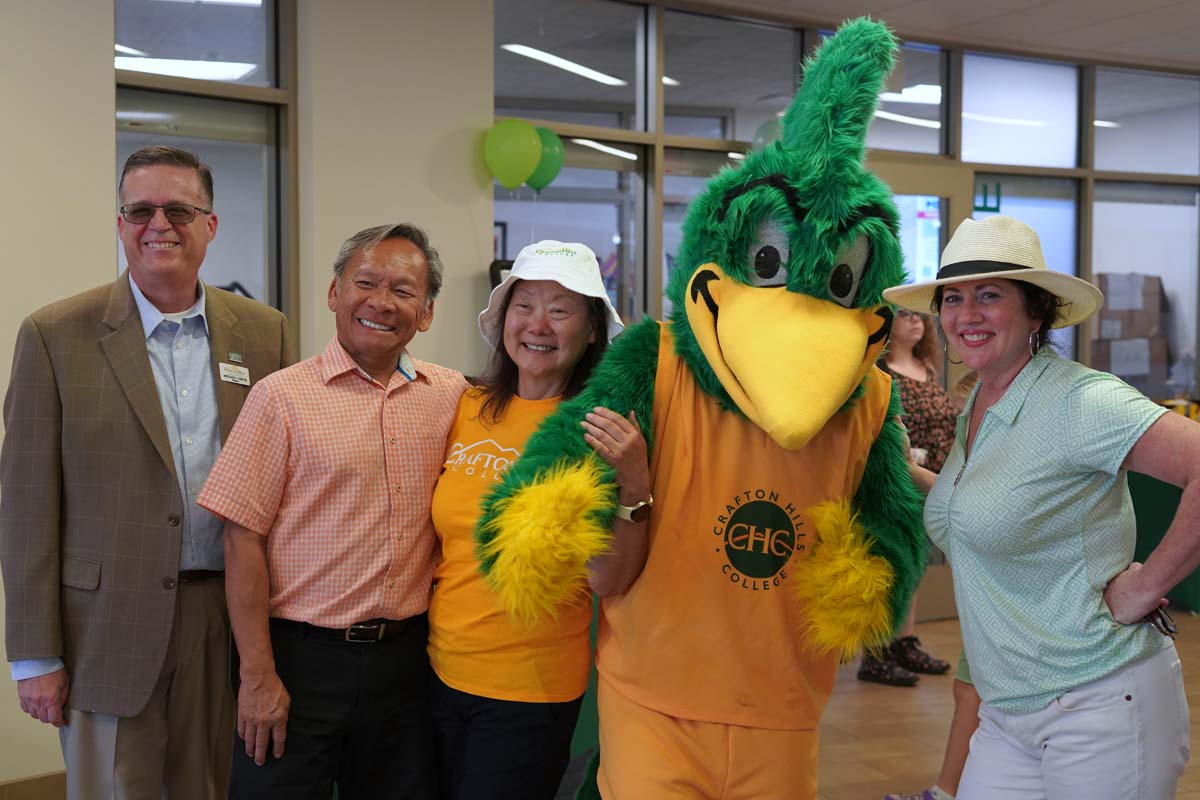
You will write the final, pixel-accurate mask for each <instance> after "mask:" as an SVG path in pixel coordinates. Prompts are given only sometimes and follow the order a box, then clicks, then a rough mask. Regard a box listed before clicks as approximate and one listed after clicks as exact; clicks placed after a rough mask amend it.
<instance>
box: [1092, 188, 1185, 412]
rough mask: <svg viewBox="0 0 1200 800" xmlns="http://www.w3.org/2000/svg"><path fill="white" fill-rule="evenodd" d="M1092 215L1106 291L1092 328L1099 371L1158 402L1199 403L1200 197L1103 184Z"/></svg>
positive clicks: (1095, 259) (1097, 269)
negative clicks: (1184, 397)
mask: <svg viewBox="0 0 1200 800" xmlns="http://www.w3.org/2000/svg"><path fill="white" fill-rule="evenodd" d="M1092 214H1093V224H1092V273H1093V275H1094V276H1095V278H1096V280H1097V282H1098V283H1100V284H1101V286H1102V288H1103V289H1104V290H1105V304H1104V306H1105V307H1104V310H1103V311H1101V313H1100V315H1099V318H1098V320H1096V321H1095V322H1093V323H1092V324H1090V325H1089V326H1088V327H1089V329H1090V331H1091V333H1090V335H1091V336H1093V337H1094V339H1098V340H1100V341H1101V342H1103V343H1098V342H1096V341H1093V354H1094V355H1098V356H1101V357H1102V358H1096V359H1095V363H1094V366H1096V367H1097V368H1098V369H1104V370H1107V371H1109V372H1113V373H1116V374H1117V375H1120V376H1121V377H1122V378H1124V379H1125V380H1126V381H1128V382H1129V383H1130V384H1132V385H1134V386H1136V387H1137V388H1139V389H1141V390H1142V391H1143V392H1145V393H1146V394H1147V395H1148V396H1149V397H1151V398H1154V399H1156V400H1161V399H1166V398H1170V397H1173V396H1175V395H1176V394H1180V393H1186V394H1189V395H1190V396H1193V397H1195V396H1196V390H1197V386H1196V313H1197V280H1198V278H1197V275H1198V274H1200V270H1198V269H1197V266H1198V265H1200V252H1198V243H1200V190H1197V189H1196V187H1193V186H1152V185H1148V184H1130V183H1097V184H1096V191H1095V202H1094V204H1093V206H1092ZM1156 278H1157V280H1158V283H1159V284H1161V287H1162V295H1163V299H1165V303H1166V305H1165V308H1164V307H1163V305H1162V303H1161V301H1160V300H1159V299H1157V297H1156V294H1157V286H1156V284H1155V279H1156Z"/></svg>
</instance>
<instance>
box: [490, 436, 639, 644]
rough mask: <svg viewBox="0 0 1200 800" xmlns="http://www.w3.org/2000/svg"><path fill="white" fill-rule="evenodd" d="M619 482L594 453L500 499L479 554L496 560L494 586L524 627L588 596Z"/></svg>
mask: <svg viewBox="0 0 1200 800" xmlns="http://www.w3.org/2000/svg"><path fill="white" fill-rule="evenodd" d="M614 490H615V487H614V486H613V484H611V483H609V482H607V481H606V480H605V477H604V472H603V469H602V467H601V464H600V462H599V461H598V460H597V459H596V457H595V456H590V455H589V456H588V457H587V458H585V459H584V460H582V461H579V462H576V463H567V462H560V463H559V464H557V465H555V466H554V467H552V468H550V469H548V470H546V471H545V472H543V473H542V474H541V475H539V476H538V479H537V480H536V481H534V482H533V483H531V484H529V485H527V486H524V487H522V488H520V489H518V490H517V491H516V492H514V493H513V494H512V495H511V496H509V497H506V498H504V499H503V500H501V501H499V502H498V503H497V504H496V507H495V513H494V515H493V516H492V517H491V519H490V521H489V523H488V528H489V532H494V534H495V536H494V538H492V539H491V540H490V541H489V542H488V543H487V544H486V545H483V546H482V552H481V555H483V556H485V557H493V556H494V557H495V561H494V562H493V564H492V567H491V569H490V570H489V571H488V573H487V580H488V583H489V584H491V586H492V588H493V590H495V592H496V594H497V595H498V597H499V599H500V603H501V605H502V606H503V607H504V609H505V610H506V611H507V612H508V613H509V614H510V615H512V616H513V617H514V618H515V619H517V620H519V621H521V622H524V623H526V624H532V623H534V622H537V621H539V620H545V619H552V618H554V617H556V616H557V614H558V613H559V612H560V611H561V610H562V609H563V608H564V607H565V606H566V605H568V604H570V603H571V602H573V601H575V600H578V599H579V598H580V597H581V596H583V595H585V594H587V592H588V586H587V579H588V570H587V562H588V561H589V560H590V559H591V558H593V557H595V556H597V555H601V554H602V553H606V552H608V549H609V542H610V540H611V538H612V534H611V532H610V527H609V526H610V522H611V517H612V510H613V508H614V505H613V503H614V500H613V498H614V496H615V495H614Z"/></svg>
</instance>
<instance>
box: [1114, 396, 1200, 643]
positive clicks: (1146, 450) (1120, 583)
mask: <svg viewBox="0 0 1200 800" xmlns="http://www.w3.org/2000/svg"><path fill="white" fill-rule="evenodd" d="M1122 466H1123V467H1124V468H1125V469H1129V470H1132V471H1134V472H1141V473H1144V474H1146V475H1149V476H1151V477H1152V478H1157V479H1158V480H1160V481H1163V482H1165V483H1170V484H1173V485H1175V486H1178V487H1180V488H1181V489H1183V496H1182V497H1181V498H1180V501H1179V508H1178V509H1177V510H1176V511H1175V518H1174V519H1173V520H1172V521H1171V526H1170V527H1169V528H1167V533H1166V535H1165V536H1164V537H1163V539H1162V541H1161V542H1159V544H1158V547H1156V548H1154V552H1153V553H1151V554H1150V557H1149V558H1147V559H1146V563H1145V564H1144V565H1143V564H1138V563H1136V562H1135V563H1133V564H1131V565H1130V566H1129V568H1128V569H1126V570H1125V571H1123V572H1121V573H1119V574H1118V575H1117V576H1116V577H1114V578H1113V579H1112V580H1111V581H1110V582H1109V584H1108V587H1107V588H1106V589H1105V590H1104V599H1105V601H1106V602H1107V603H1108V607H1109V610H1110V611H1111V612H1112V615H1113V618H1114V619H1116V620H1117V622H1121V623H1124V624H1127V625H1128V624H1130V623H1134V622H1137V621H1138V620H1140V619H1141V618H1142V617H1144V616H1145V615H1146V614H1148V613H1150V612H1151V611H1153V610H1154V609H1155V608H1157V607H1158V606H1159V604H1160V603H1161V602H1162V598H1163V596H1164V595H1165V594H1166V593H1167V592H1169V591H1170V590H1171V589H1172V588H1174V587H1175V585H1176V584H1177V583H1179V582H1180V581H1181V580H1183V579H1184V578H1185V577H1187V575H1188V574H1189V573H1191V572H1192V570H1194V569H1195V568H1196V567H1197V566H1198V565H1200V424H1197V423H1195V422H1193V421H1191V420H1189V419H1187V418H1186V417H1184V416H1182V415H1180V414H1170V413H1168V414H1163V415H1162V416H1160V417H1159V418H1158V419H1157V420H1155V422H1154V423H1153V424H1152V425H1151V426H1150V427H1149V428H1147V429H1146V432H1145V433H1143V434H1142V436H1141V438H1139V439H1138V441H1137V442H1136V443H1135V444H1134V445H1133V448H1132V449H1131V450H1130V451H1129V454H1128V455H1127V456H1126V457H1125V462H1124V464H1123V465H1122Z"/></svg>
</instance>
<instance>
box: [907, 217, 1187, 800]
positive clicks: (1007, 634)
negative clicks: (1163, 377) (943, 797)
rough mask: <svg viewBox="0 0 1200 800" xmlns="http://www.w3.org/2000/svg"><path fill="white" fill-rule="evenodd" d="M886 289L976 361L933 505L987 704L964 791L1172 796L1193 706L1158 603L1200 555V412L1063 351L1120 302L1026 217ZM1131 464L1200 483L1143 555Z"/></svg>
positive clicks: (957, 243)
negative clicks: (1052, 335) (1190, 416)
mask: <svg viewBox="0 0 1200 800" xmlns="http://www.w3.org/2000/svg"><path fill="white" fill-rule="evenodd" d="M884 297H885V298H886V299H887V300H889V301H891V302H892V303H895V304H896V305H897V306H900V307H902V308H908V309H912V310H914V311H922V312H925V311H929V310H933V311H934V312H935V313H937V314H938V316H939V324H940V326H941V330H942V332H943V334H944V335H945V338H946V341H947V342H948V343H949V344H950V345H951V346H952V347H953V349H954V350H955V351H956V352H957V353H959V354H960V355H961V357H962V360H963V362H964V363H965V364H966V365H967V366H968V367H970V368H971V369H974V370H976V371H977V372H978V373H979V384H978V385H977V387H976V388H975V390H974V391H973V392H972V394H971V396H970V397H969V398H968V399H967V403H966V407H965V409H964V411H963V414H962V416H961V417H959V420H958V431H957V436H956V440H955V444H954V446H953V448H952V449H951V452H950V455H949V456H948V457H947V459H946V462H945V465H944V466H943V468H942V471H941V473H940V475H939V476H938V478H937V481H936V483H935V484H934V486H933V489H932V490H931V491H930V493H929V497H928V499H927V501H926V504H925V525H926V529H927V530H928V532H929V535H930V538H931V539H933V541H934V543H936V544H937V545H938V546H939V547H940V548H941V549H942V550H943V551H944V552H945V553H946V554H947V557H948V558H949V560H950V564H951V567H952V570H953V575H954V589H955V599H956V600H957V604H958V610H959V615H960V620H961V624H962V631H963V642H964V646H965V648H966V654H967V658H968V659H969V662H970V670H971V678H972V679H973V681H974V683H975V687H976V689H977V690H978V692H979V695H980V697H981V698H982V700H983V705H982V706H981V708H980V713H979V720H980V723H979V729H978V730H977V731H976V732H975V735H974V737H973V738H972V739H971V751H970V755H969V757H968V759H967V765H966V769H965V771H964V773H963V777H962V781H961V783H960V784H959V787H958V794H957V797H958V798H959V800H980V799H981V798H988V800H994V799H996V798H1031V797H1043V798H1051V799H1055V800H1057V799H1058V798H1088V800H1098V799H1107V798H1111V799H1112V800H1117V799H1118V798H1121V799H1122V800H1124V799H1125V798H1130V797H1139V798H1147V800H1167V798H1172V797H1174V796H1175V787H1176V784H1177V782H1178V779H1179V776H1180V774H1181V773H1182V771H1183V768H1184V765H1185V764H1186V762H1187V758H1188V752H1189V739H1188V715H1187V701H1186V699H1185V697H1184V694H1183V684H1182V680H1181V677H1180V672H1179V669H1180V666H1179V657H1178V654H1177V653H1176V651H1175V646H1174V643H1173V642H1172V641H1171V639H1170V638H1169V637H1168V636H1164V635H1163V634H1164V632H1169V628H1170V627H1171V626H1170V620H1169V617H1166V616H1165V612H1160V611H1159V608H1160V603H1161V602H1162V601H1161V598H1162V597H1163V595H1165V594H1166V593H1167V592H1168V591H1169V590H1170V589H1171V588H1172V587H1173V586H1174V585H1175V584H1176V583H1178V582H1179V580H1180V579H1182V578H1183V577H1184V576H1186V575H1187V574H1188V573H1189V572H1190V571H1191V570H1192V569H1193V568H1194V567H1196V565H1197V564H1198V563H1200V425H1197V424H1196V423H1194V422H1190V421H1189V420H1187V419H1185V418H1184V417H1182V416H1180V415H1178V414H1169V413H1165V412H1166V409H1164V408H1162V407H1161V406H1158V405H1156V404H1155V403H1152V402H1151V401H1149V400H1147V399H1146V398H1145V397H1144V396H1142V395H1141V394H1140V393H1138V392H1137V391H1136V390H1134V389H1133V388H1131V387H1130V386H1128V385H1127V384H1125V383H1123V382H1122V381H1121V380H1119V379H1118V378H1115V377H1113V376H1112V375H1108V374H1106V373H1102V372H1097V371H1095V370H1091V369H1088V368H1086V367H1083V366H1081V365H1079V364H1077V363H1075V362H1073V361H1068V360H1066V359H1063V358H1059V357H1058V356H1057V355H1056V354H1055V353H1053V352H1052V350H1051V348H1049V347H1047V346H1046V337H1047V336H1048V333H1049V331H1050V329H1051V328H1059V327H1065V326H1068V325H1074V324H1077V323H1079V322H1082V321H1083V320H1085V319H1087V318H1088V317H1089V316H1091V315H1092V314H1094V313H1095V312H1096V311H1097V310H1099V308H1100V306H1101V304H1102V303H1103V296H1102V295H1101V294H1100V292H1099V290H1097V289H1096V288H1095V287H1094V286H1092V285H1091V284H1089V283H1087V282H1086V281H1082V280H1080V279H1078V278H1074V277H1071V276H1069V275H1063V274H1060V273H1056V272H1051V271H1050V270H1048V269H1047V268H1046V263H1045V259H1044V258H1043V256H1042V249H1041V244H1040V242H1039V240H1038V236H1037V234H1036V233H1035V232H1034V231H1033V230H1032V229H1031V228H1030V227H1029V226H1027V225H1025V224H1024V223H1022V222H1020V221H1018V220H1015V219H1013V218H1011V217H1004V216H997V217H991V218H988V219H984V220H980V221H975V220H966V221H965V222H963V223H962V225H961V226H959V228H958V230H957V231H956V232H955V234H954V237H953V238H952V239H951V240H950V243H949V245H947V247H946V250H945V252H944V253H943V255H942V262H941V269H940V270H939V272H938V277H937V278H936V279H935V280H932V281H928V282H925V283H920V284H914V285H909V286H898V287H893V288H892V289H889V290H887V291H885V292H884ZM1129 469H1133V470H1136V471H1138V472H1144V473H1147V474H1149V475H1152V476H1154V477H1156V478H1158V479H1160V480H1163V481H1166V482H1168V483H1172V484H1175V485H1177V486H1181V487H1183V489H1184V492H1183V498H1182V501H1181V503H1180V507H1179V510H1178V511H1177V513H1176V515H1175V519H1174V522H1173V523H1172V525H1171V527H1170V529H1169V530H1168V532H1167V534H1166V536H1165V538H1164V539H1163V541H1162V543H1161V544H1160V545H1159V547H1158V548H1157V549H1156V550H1155V552H1154V553H1153V554H1151V556H1150V557H1149V558H1148V559H1147V561H1146V563H1145V565H1139V564H1132V563H1131V561H1132V558H1133V549H1134V540H1135V537H1136V525H1135V521H1134V516H1133V507H1132V503H1131V501H1130V498H1129V489H1128V485H1127V483H1126V476H1125V472H1126V470H1129Z"/></svg>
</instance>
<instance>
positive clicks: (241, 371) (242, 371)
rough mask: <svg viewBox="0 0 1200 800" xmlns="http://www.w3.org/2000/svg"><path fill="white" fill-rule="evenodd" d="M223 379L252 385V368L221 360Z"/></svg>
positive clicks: (228, 381)
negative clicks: (236, 365)
mask: <svg viewBox="0 0 1200 800" xmlns="http://www.w3.org/2000/svg"><path fill="white" fill-rule="evenodd" d="M220 366H221V380H223V381H225V382H226V383H237V384H241V385H242V386H249V385H250V370H248V369H246V368H245V367H235V366H234V365H233V364H226V363H225V362H224V361H222V362H221V365H220Z"/></svg>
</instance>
